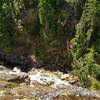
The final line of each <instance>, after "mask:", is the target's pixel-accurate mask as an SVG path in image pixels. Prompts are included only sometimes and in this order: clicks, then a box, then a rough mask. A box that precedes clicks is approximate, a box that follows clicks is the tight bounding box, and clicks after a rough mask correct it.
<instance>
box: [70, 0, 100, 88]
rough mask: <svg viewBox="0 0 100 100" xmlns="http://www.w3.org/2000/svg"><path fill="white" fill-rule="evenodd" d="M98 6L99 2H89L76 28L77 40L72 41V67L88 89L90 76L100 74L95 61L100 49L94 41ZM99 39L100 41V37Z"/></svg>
mask: <svg viewBox="0 0 100 100" xmlns="http://www.w3.org/2000/svg"><path fill="white" fill-rule="evenodd" d="M97 5H98V0H88V1H87V3H86V4H85V9H84V11H83V13H82V16H81V19H80V22H79V23H78V24H77V27H76V35H75V38H74V39H73V40H72V44H73V49H72V55H73V64H72V65H73V68H74V69H75V70H76V71H78V72H79V73H77V75H78V76H79V77H80V82H81V85H82V86H86V87H87V86H89V85H90V81H89V78H88V76H89V75H90V76H92V77H95V76H96V75H97V74H96V73H99V72H100V65H98V64H96V61H95V54H96V50H99V49H97V48H95V47H96V44H97V42H96V43H94V40H93V37H94V36H95V35H96V34H98V33H97V32H96V31H95V21H96V18H97V17H98V16H97V14H96V13H97V12H98V8H97ZM99 12H100V11H99ZM97 29H98V28H97ZM98 38H99V39H100V37H98ZM95 39H96V38H95ZM97 40H98V39H97ZM91 82H92V81H91ZM91 84H92V83H91Z"/></svg>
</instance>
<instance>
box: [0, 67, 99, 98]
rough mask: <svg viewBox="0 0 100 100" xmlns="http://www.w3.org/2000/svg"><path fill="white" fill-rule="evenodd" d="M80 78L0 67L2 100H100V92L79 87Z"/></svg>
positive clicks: (56, 73) (40, 70)
mask: <svg viewBox="0 0 100 100" xmlns="http://www.w3.org/2000/svg"><path fill="white" fill-rule="evenodd" d="M76 82H78V77H76V76H74V77H73V76H72V75H70V74H63V73H62V72H60V71H56V72H51V71H48V70H45V69H43V68H40V69H36V68H33V69H32V70H31V71H29V72H28V73H24V72H21V71H20V69H18V68H17V67H15V68H14V69H13V70H10V69H7V68H6V67H4V66H0V100H100V91H89V90H87V89H84V88H82V87H77V86H76V85H75V84H74V83H76Z"/></svg>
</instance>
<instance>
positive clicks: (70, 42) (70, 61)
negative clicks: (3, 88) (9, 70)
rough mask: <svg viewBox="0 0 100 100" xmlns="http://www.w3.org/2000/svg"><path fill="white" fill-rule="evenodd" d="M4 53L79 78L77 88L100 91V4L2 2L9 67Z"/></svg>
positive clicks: (1, 31)
mask: <svg viewBox="0 0 100 100" xmlns="http://www.w3.org/2000/svg"><path fill="white" fill-rule="evenodd" d="M3 52H4V53H5V54H6V55H13V56H15V55H16V56H17V59H20V57H21V58H29V57H31V58H32V59H33V60H34V59H37V61H39V63H40V65H39V66H41V67H44V68H46V69H50V70H53V69H55V71H57V70H60V71H62V72H64V73H67V72H68V73H71V74H73V75H75V76H77V77H78V78H79V82H78V84H77V85H78V86H82V87H84V88H88V89H91V90H100V0H0V62H1V61H3V63H5V60H4V59H7V58H6V57H3V59H2V56H3ZM1 55H2V56H1ZM7 57H9V56H7ZM16 65H17V63H16ZM20 65H21V64H20ZM25 66H27V65H25ZM19 67H20V66H19ZM27 67H29V66H27Z"/></svg>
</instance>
